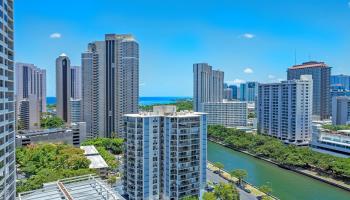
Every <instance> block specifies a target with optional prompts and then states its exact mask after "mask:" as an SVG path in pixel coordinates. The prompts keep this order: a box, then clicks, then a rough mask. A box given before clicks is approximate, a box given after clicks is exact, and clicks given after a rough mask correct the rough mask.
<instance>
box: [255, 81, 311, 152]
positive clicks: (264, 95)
mask: <svg viewBox="0 0 350 200" xmlns="http://www.w3.org/2000/svg"><path fill="white" fill-rule="evenodd" d="M257 102H258V104H257V112H258V113H257V117H258V132H259V133H261V134H266V135H269V136H272V137H275V138H278V139H280V140H282V141H284V142H285V143H292V144H296V145H305V144H307V143H308V142H309V140H310V139H311V126H312V124H311V123H312V119H311V116H312V78H311V76H308V75H303V76H301V78H300V80H290V81H282V82H281V83H271V84H261V85H259V94H258V101H257Z"/></svg>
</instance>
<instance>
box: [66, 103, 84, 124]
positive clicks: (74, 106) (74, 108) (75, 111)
mask: <svg viewBox="0 0 350 200" xmlns="http://www.w3.org/2000/svg"><path fill="white" fill-rule="evenodd" d="M69 107H70V108H69V111H70V114H69V117H70V119H69V121H70V122H72V123H74V122H81V121H82V120H81V99H71V100H70V101H69Z"/></svg>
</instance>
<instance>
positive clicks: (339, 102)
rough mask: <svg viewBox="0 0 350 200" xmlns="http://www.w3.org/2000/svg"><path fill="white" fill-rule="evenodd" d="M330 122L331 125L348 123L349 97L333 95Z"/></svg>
mask: <svg viewBox="0 0 350 200" xmlns="http://www.w3.org/2000/svg"><path fill="white" fill-rule="evenodd" d="M332 123H333V125H347V124H350V97H346V96H343V97H333V99H332Z"/></svg>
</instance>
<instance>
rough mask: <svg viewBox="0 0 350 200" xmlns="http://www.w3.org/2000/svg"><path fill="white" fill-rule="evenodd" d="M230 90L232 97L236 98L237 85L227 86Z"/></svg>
mask: <svg viewBox="0 0 350 200" xmlns="http://www.w3.org/2000/svg"><path fill="white" fill-rule="evenodd" d="M228 87H229V88H231V90H232V99H238V87H237V85H230V86H228Z"/></svg>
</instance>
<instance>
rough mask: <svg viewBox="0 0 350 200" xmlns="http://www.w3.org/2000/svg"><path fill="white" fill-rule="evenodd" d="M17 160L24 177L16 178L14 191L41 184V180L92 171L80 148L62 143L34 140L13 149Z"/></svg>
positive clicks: (50, 179)
mask: <svg viewBox="0 0 350 200" xmlns="http://www.w3.org/2000/svg"><path fill="white" fill-rule="evenodd" d="M16 163H17V164H18V169H19V171H20V172H21V173H24V175H25V177H26V178H27V179H24V180H21V181H19V182H17V192H24V191H28V190H34V189H38V188H41V187H42V185H43V183H46V182H51V181H56V180H58V179H62V178H68V177H72V176H79V175H84V174H91V173H95V171H94V170H91V169H89V164H90V161H89V160H88V159H87V158H86V157H85V156H84V151H83V150H81V149H80V148H75V147H73V146H68V145H63V144H36V145H29V146H27V147H22V148H17V149H16Z"/></svg>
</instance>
